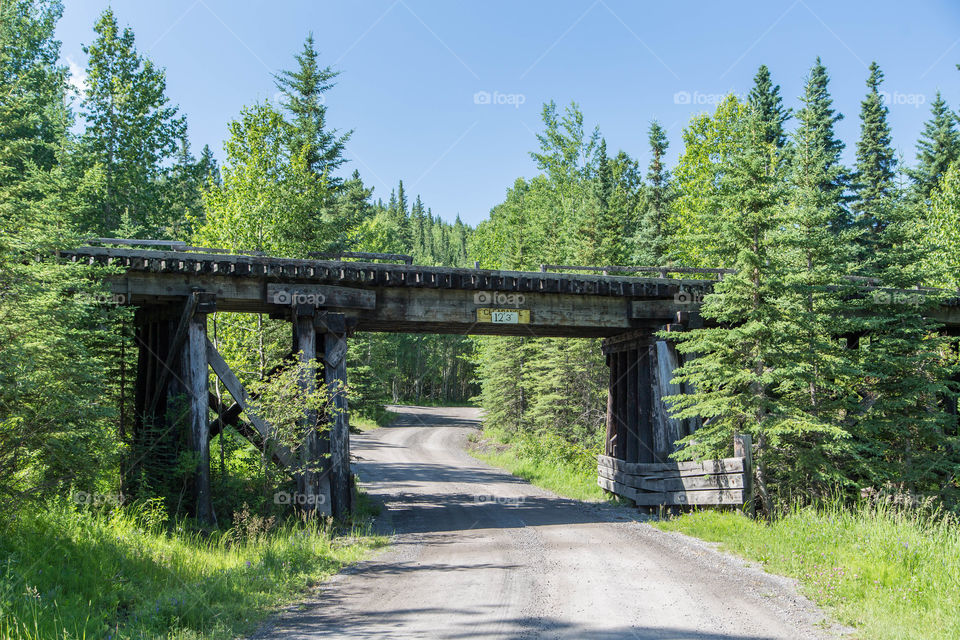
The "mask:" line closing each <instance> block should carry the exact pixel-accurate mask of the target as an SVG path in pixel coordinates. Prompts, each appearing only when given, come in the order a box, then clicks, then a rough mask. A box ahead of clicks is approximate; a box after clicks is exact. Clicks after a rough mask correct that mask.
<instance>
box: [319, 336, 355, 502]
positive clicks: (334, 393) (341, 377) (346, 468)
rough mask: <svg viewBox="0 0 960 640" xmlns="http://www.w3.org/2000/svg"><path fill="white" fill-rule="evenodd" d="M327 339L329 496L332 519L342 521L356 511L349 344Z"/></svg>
mask: <svg viewBox="0 0 960 640" xmlns="http://www.w3.org/2000/svg"><path fill="white" fill-rule="evenodd" d="M323 336H324V345H325V346H324V357H323V363H324V369H323V371H324V379H325V381H326V384H327V391H328V393H329V394H330V405H331V415H330V416H328V419H329V425H330V495H331V498H332V502H333V504H332V506H333V515H334V516H337V517H343V516H345V515H347V514H348V513H350V511H351V510H352V509H353V505H352V498H353V496H352V492H351V487H350V478H351V473H350V421H349V412H348V411H349V407H348V404H347V341H346V338H345V337H344V336H343V335H340V334H336V333H333V332H332V331H331V332H327V333H325V334H323Z"/></svg>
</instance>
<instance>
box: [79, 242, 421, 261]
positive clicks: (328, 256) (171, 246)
mask: <svg viewBox="0 0 960 640" xmlns="http://www.w3.org/2000/svg"><path fill="white" fill-rule="evenodd" d="M86 242H87V243H88V244H90V245H108V244H113V245H120V246H124V247H150V248H154V247H156V248H165V249H168V250H170V251H183V252H187V253H189V252H193V253H225V254H231V255H243V256H258V257H269V256H268V254H266V253H264V252H263V251H238V250H235V249H220V248H216V247H196V246H193V245H190V244H188V243H187V242H184V241H182V240H145V239H140V238H87V240H86ZM307 255H308V256H310V257H311V258H318V259H321V260H342V259H343V258H355V259H360V260H394V261H398V260H399V261H402V262H403V263H404V264H413V256H408V255H404V254H400V253H366V252H360V251H333V252H320V251H312V252H310V253H308V254H307Z"/></svg>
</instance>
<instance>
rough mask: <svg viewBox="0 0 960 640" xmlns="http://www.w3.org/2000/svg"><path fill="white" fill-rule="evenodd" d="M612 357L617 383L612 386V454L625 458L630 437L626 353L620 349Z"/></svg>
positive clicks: (621, 458)
mask: <svg viewBox="0 0 960 640" xmlns="http://www.w3.org/2000/svg"><path fill="white" fill-rule="evenodd" d="M613 357H614V358H615V360H616V363H617V384H616V386H615V387H614V401H615V403H614V406H613V410H614V412H615V413H614V418H615V419H616V427H617V440H616V446H615V447H614V454H613V455H614V457H615V458H619V459H620V460H625V459H626V458H627V446H628V444H629V439H630V434H629V433H628V432H627V353H626V352H625V351H621V352H619V353H615V354H613Z"/></svg>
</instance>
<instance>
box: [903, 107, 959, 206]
mask: <svg viewBox="0 0 960 640" xmlns="http://www.w3.org/2000/svg"><path fill="white" fill-rule="evenodd" d="M930 112H931V117H930V120H928V121H927V123H926V125H924V128H923V133H921V134H920V140H919V141H917V166H916V168H915V169H912V170H909V171H908V174H909V175H910V177H911V178H912V179H913V182H914V195H915V196H916V197H918V198H919V199H920V200H926V199H927V198H929V197H930V193H931V192H932V191H933V189H934V188H935V187H936V186H937V184H939V182H940V180H941V179H942V177H943V175H944V174H945V173H946V172H947V169H948V168H949V167H950V165H951V164H953V163H954V161H956V159H957V158H958V157H960V132H958V131H957V129H956V126H955V125H956V121H957V117H956V114H954V113H953V111H951V110H950V107H949V106H947V102H946V101H945V100H944V99H943V96H941V95H940V92H939V91H937V97H936V98H935V99H934V100H933V102H932V103H930Z"/></svg>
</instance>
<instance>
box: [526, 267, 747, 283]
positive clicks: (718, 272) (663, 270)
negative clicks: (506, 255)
mask: <svg viewBox="0 0 960 640" xmlns="http://www.w3.org/2000/svg"><path fill="white" fill-rule="evenodd" d="M547 271H594V272H600V273H602V274H603V275H605V276H608V275H610V274H611V273H654V274H657V277H660V278H668V277H670V275H671V274H676V275H689V274H697V275H710V276H715V277H716V278H717V279H718V280H723V276H724V275H726V274H728V273H734V270H733V269H708V268H699V267H634V266H625V265H609V266H606V267H591V266H586V265H572V264H541V265H540V272H541V273H546V272H547Z"/></svg>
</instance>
